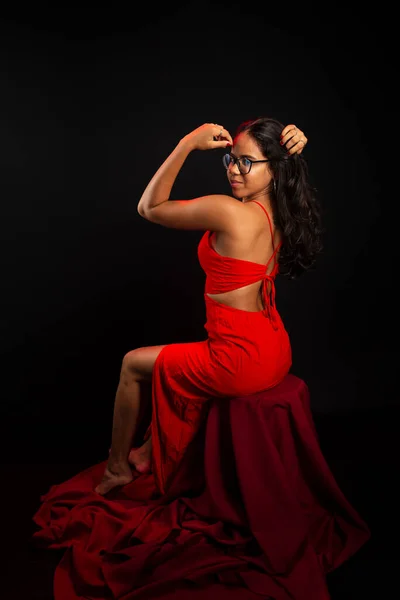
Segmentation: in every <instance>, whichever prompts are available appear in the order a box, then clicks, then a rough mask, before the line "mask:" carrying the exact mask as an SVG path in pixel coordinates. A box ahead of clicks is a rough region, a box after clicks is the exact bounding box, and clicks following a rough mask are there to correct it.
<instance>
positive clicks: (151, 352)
mask: <svg viewBox="0 0 400 600" xmlns="http://www.w3.org/2000/svg"><path fill="white" fill-rule="evenodd" d="M162 348H164V346H148V347H144V348H136V349H135V350H130V351H129V352H127V353H126V354H125V356H124V358H123V360H122V370H123V371H125V372H129V373H130V374H131V375H132V376H134V377H136V378H137V379H140V380H144V381H151V379H152V373H153V367H154V363H155V361H156V358H157V356H158V355H159V353H160V351H161V350H162Z"/></svg>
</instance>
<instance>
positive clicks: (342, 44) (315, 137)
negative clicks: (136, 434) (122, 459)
mask: <svg viewBox="0 0 400 600" xmlns="http://www.w3.org/2000/svg"><path fill="white" fill-rule="evenodd" d="M382 6H383V5H380V7H381V8H380V12H379V13H378V12H377V11H376V9H374V12H372V9H368V8H366V5H360V6H358V5H354V6H352V5H351V4H349V3H347V4H346V7H345V8H344V7H343V8H341V7H339V6H338V5H333V4H332V5H329V6H326V5H325V4H315V5H313V4H311V3H310V4H305V3H294V4H293V5H291V4H287V3H285V4H282V3H281V4H279V5H277V6H272V5H269V4H268V3H232V2H231V3H226V2H202V3H201V4H199V3H196V2H186V3H184V2H178V3H174V4H172V5H171V4H170V3H169V4H168V5H165V6H163V7H160V8H159V9H157V10H156V9H155V7H154V6H153V5H150V4H149V5H148V6H147V7H146V6H141V7H140V9H139V7H136V8H134V9H133V8H132V5H131V9H130V11H129V12H128V10H126V12H124V11H122V10H121V9H120V10H118V8H110V7H108V8H107V10H102V9H85V8H82V7H81V8H80V9H79V10H78V9H71V8H68V9H65V10H62V9H61V8H58V9H56V10H55V9H49V10H50V12H48V11H46V12H45V11H44V10H42V11H35V13H33V11H32V12H31V13H23V14H19V15H17V14H14V15H11V14H10V15H7V14H4V15H3V17H2V19H1V21H0V33H1V38H0V48H1V53H0V61H1V62H0V66H1V77H0V106H1V112H0V115H1V122H2V125H1V138H2V139H1V149H2V150H1V161H0V168H1V220H0V227H1V242H2V252H1V262H2V267H1V275H2V277H1V279H2V282H1V305H2V310H1V367H2V378H1V389H0V393H1V398H2V400H1V404H0V410H1V415H0V420H1V425H2V427H1V439H2V443H3V445H4V451H6V452H7V454H6V456H8V457H9V459H10V460H13V459H16V460H18V459H19V457H21V456H26V453H27V449H29V453H28V455H29V456H30V457H32V460H33V457H39V458H38V460H40V459H41V458H43V460H45V459H47V460H48V459H49V455H50V458H51V459H54V460H55V461H57V457H58V454H59V453H60V452H61V450H62V449H65V448H69V449H70V451H71V453H72V454H74V453H75V454H77V453H78V452H79V453H80V452H85V451H86V448H87V451H88V452H90V450H89V447H90V446H92V444H96V445H97V449H96V451H95V452H96V453H97V454H98V457H99V460H102V459H103V458H104V456H103V455H104V452H105V450H106V449H107V448H108V443H109V440H110V434H111V419H112V409H113V402H114V395H115V391H116V387H117V384H118V380H119V372H120V366H121V361H122V359H123V356H124V354H125V353H126V352H128V351H129V350H131V349H134V348H138V347H141V346H150V345H157V344H167V343H172V342H186V341H196V340H201V339H205V335H206V332H205V330H204V324H205V306H204V300H203V292H204V279H205V278H204V274H203V272H202V271H201V268H200V266H199V264H198V260H197V244H198V242H199V240H200V237H201V235H202V233H203V232H201V231H181V230H174V229H168V228H165V227H161V226H159V225H155V224H152V223H149V222H147V221H146V220H144V219H143V218H141V217H140V216H139V214H138V213H137V204H138V201H139V199H140V196H141V194H142V192H143V190H144V188H145V187H146V185H147V183H148V181H149V180H150V178H151V177H152V175H153V174H154V173H155V171H156V170H157V168H158V167H159V166H160V165H161V163H162V162H163V160H164V159H165V158H166V157H167V156H168V154H169V153H170V152H171V151H172V150H173V148H174V147H175V145H176V144H177V143H178V141H179V140H180V138H181V137H182V136H184V135H185V134H186V133H188V132H189V131H191V130H192V129H194V128H196V127H198V126H199V125H201V124H202V123H204V122H216V123H222V124H223V125H224V126H225V127H226V128H227V129H228V130H229V131H230V132H231V133H232V134H233V133H234V130H235V128H236V126H237V125H238V124H239V123H240V122H242V121H243V120H245V119H248V118H252V117H256V116H259V115H270V116H273V117H275V118H277V119H279V120H280V121H281V122H282V123H283V124H288V123H295V124H296V125H297V126H298V127H299V128H300V129H302V130H303V131H304V132H305V134H306V135H307V137H308V139H309V143H308V146H307V148H306V150H305V152H304V155H305V157H306V159H307V161H308V165H309V169H310V174H311V179H312V181H313V183H314V185H315V186H316V187H317V189H318V193H319V198H320V201H321V204H322V208H323V220H324V222H323V225H324V227H325V230H326V233H325V234H324V251H323V253H322V255H321V256H320V257H319V258H318V261H317V264H316V268H315V269H314V270H313V271H310V272H308V273H306V274H305V275H304V276H303V277H301V278H300V279H299V280H298V281H289V280H286V279H285V278H284V277H282V276H278V278H277V280H276V288H277V307H278V310H279V311H280V313H281V316H282V318H283V320H284V322H285V324H286V327H287V329H288V331H289V333H290V336H291V340H292V348H293V367H292V372H293V373H294V374H295V375H297V376H299V377H301V378H302V379H304V380H305V381H306V383H307V385H308V386H309V387H310V391H311V402H312V408H313V410H314V411H315V412H316V413H341V412H346V411H360V414H361V412H362V411H369V410H378V409H382V407H385V406H393V405H398V404H399V396H398V392H397V389H396V377H397V366H398V356H399V353H398V350H397V345H396V342H397V336H398V326H397V324H398V321H397V306H398V300H397V287H396V285H397V283H396V281H397V262H398V251H397V247H398V234H397V220H398V213H397V201H398V198H397V196H398V194H397V163H398V143H397V127H398V118H397V116H398V109H397V105H396V96H395V92H394V90H395V81H394V79H395V78H394V73H395V63H396V57H395V46H394V43H395V38H394V37H393V35H394V19H393V15H391V14H390V12H388V9H386V8H385V7H382ZM369 10H371V12H368V11H369ZM221 156H222V151H218V150H217V151H212V152H211V151H210V152H199V151H197V152H193V153H192V154H191V155H190V156H189V158H188V160H187V162H186V163H185V165H184V167H183V169H182V171H181V173H180V174H179V176H178V179H177V181H176V184H175V186H174V189H173V191H172V196H171V198H172V199H179V198H182V199H189V198H194V197H196V196H199V195H204V194H210V193H230V187H229V186H228V183H227V180H226V174H225V171H224V169H223V166H222V162H221ZM100 446H101V447H100ZM29 456H28V457H29Z"/></svg>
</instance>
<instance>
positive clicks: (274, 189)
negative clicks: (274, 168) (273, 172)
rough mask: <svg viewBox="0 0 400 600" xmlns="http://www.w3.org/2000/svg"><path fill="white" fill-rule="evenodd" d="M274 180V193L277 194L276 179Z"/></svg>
mask: <svg viewBox="0 0 400 600" xmlns="http://www.w3.org/2000/svg"><path fill="white" fill-rule="evenodd" d="M273 182H274V194H276V181H275V179H273Z"/></svg>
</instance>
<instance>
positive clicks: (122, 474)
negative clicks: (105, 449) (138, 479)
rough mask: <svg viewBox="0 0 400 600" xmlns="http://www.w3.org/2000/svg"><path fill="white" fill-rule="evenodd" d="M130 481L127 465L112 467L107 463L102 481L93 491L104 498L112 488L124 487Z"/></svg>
mask: <svg viewBox="0 0 400 600" xmlns="http://www.w3.org/2000/svg"><path fill="white" fill-rule="evenodd" d="M132 480H133V476H132V471H131V469H130V467H129V465H128V464H126V465H118V466H113V465H110V464H108V463H107V466H106V469H105V471H104V475H103V479H102V480H101V482H100V483H99V485H98V486H97V487H96V488H95V490H94V491H95V492H97V493H98V494H101V495H102V496H104V494H107V493H108V492H109V491H110V490H112V489H113V488H115V487H117V486H122V485H126V484H127V483H130V482H131V481H132Z"/></svg>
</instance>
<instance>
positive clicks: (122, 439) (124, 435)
mask: <svg viewBox="0 0 400 600" xmlns="http://www.w3.org/2000/svg"><path fill="white" fill-rule="evenodd" d="M164 347H165V344H164V345H163V346H148V347H145V348H137V349H136V350H132V351H131V352H128V354H126V355H125V357H124V360H123V361H122V368H121V375H120V381H119V385H118V389H117V393H116V397H115V404H114V416H113V426H112V436H111V450H110V454H109V457H108V462H107V466H106V469H105V472H104V475H103V478H102V480H101V482H100V484H99V485H98V486H97V487H96V488H95V492H97V493H98V494H101V495H104V494H107V492H109V491H110V490H111V489H113V488H114V487H116V486H121V485H126V484H127V483H129V482H130V481H132V479H133V477H132V471H131V467H130V465H129V462H128V456H129V452H130V449H131V443H132V439H133V436H134V433H135V430H136V422H137V417H138V414H139V407H140V383H141V382H142V381H151V376H152V373H153V367H154V363H155V361H156V358H157V356H158V355H159V353H160V351H161V350H162V348H164Z"/></svg>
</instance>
